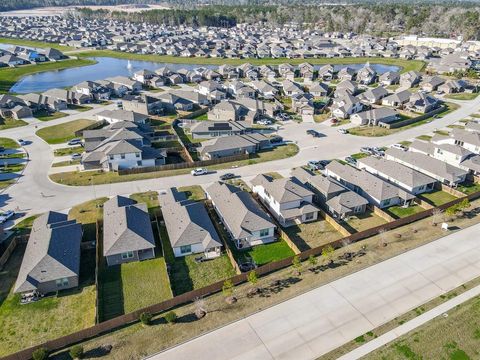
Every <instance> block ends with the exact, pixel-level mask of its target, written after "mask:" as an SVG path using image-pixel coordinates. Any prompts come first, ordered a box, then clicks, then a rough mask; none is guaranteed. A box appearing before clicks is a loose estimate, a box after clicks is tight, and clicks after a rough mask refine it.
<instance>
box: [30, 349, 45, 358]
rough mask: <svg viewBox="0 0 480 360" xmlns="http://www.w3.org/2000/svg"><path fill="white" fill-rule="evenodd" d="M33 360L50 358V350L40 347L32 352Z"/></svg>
mask: <svg viewBox="0 0 480 360" xmlns="http://www.w3.org/2000/svg"><path fill="white" fill-rule="evenodd" d="M32 359H33V360H45V359H48V350H47V349H45V348H38V349H37V350H35V351H34V352H33V353H32Z"/></svg>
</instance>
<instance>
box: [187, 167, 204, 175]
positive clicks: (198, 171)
mask: <svg viewBox="0 0 480 360" xmlns="http://www.w3.org/2000/svg"><path fill="white" fill-rule="evenodd" d="M190 173H191V174H192V175H193V176H199V175H206V174H208V170H207V169H205V168H198V169H193V170H192V171H191V172H190Z"/></svg>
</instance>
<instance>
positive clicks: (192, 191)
mask: <svg viewBox="0 0 480 360" xmlns="http://www.w3.org/2000/svg"><path fill="white" fill-rule="evenodd" d="M178 191H182V192H186V195H187V198H188V199H190V200H195V201H198V200H205V191H204V190H203V189H202V187H201V186H200V185H192V186H183V187H179V188H178Z"/></svg>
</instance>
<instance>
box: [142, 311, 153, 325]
mask: <svg viewBox="0 0 480 360" xmlns="http://www.w3.org/2000/svg"><path fill="white" fill-rule="evenodd" d="M140 321H141V322H142V324H143V325H150V323H151V322H152V314H150V313H149V312H142V313H141V314H140Z"/></svg>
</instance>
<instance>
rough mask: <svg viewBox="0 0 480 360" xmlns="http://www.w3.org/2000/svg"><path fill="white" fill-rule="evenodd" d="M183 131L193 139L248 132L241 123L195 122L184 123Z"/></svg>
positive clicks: (245, 126)
mask: <svg viewBox="0 0 480 360" xmlns="http://www.w3.org/2000/svg"><path fill="white" fill-rule="evenodd" d="M184 129H185V130H186V131H187V132H189V133H190V134H191V135H192V138H193V139H211V138H214V137H219V136H233V135H242V134H245V133H247V132H250V128H249V127H248V124H245V123H244V122H243V121H197V122H195V123H193V124H189V123H185V125H184Z"/></svg>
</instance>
